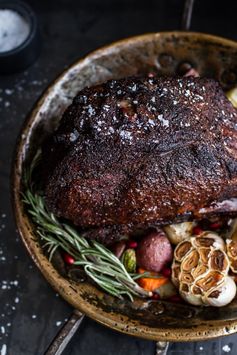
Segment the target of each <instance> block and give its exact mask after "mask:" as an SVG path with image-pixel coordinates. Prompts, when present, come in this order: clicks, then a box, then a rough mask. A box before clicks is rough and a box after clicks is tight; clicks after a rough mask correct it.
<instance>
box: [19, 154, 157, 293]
mask: <svg viewBox="0 0 237 355" xmlns="http://www.w3.org/2000/svg"><path fill="white" fill-rule="evenodd" d="M40 157H41V151H40V150H39V151H38V152H37V154H36V155H35V157H34V159H33V160H32V163H31V164H30V167H29V168H28V169H26V171H25V174H24V189H25V190H24V192H23V194H22V195H23V202H24V204H25V205H26V209H27V211H28V213H29V214H30V216H31V219H32V221H33V222H34V224H35V225H36V231H37V233H38V234H39V236H40V237H41V239H42V240H43V242H44V247H47V250H48V252H49V259H50V260H51V259H52V257H53V254H54V253H55V251H56V250H57V249H58V248H61V249H63V250H64V251H66V252H67V253H69V254H70V255H72V256H73V257H74V259H75V262H74V265H80V266H81V267H82V268H83V269H84V271H85V273H86V274H87V275H88V276H89V277H90V278H91V279H92V280H94V282H95V283H96V284H97V285H98V286H100V287H101V288H102V289H104V290H105V291H107V292H108V293H110V294H111V295H113V296H116V297H119V298H122V297H123V296H124V295H126V296H128V297H129V298H130V300H133V295H136V296H142V297H148V296H151V294H150V293H149V292H147V291H145V290H144V289H143V288H141V287H140V286H139V285H138V284H137V283H136V282H135V280H137V279H138V278H139V277H144V276H148V277H149V275H145V274H142V275H138V274H129V273H128V272H127V270H126V269H125V267H124V265H123V263H122V262H121V261H120V260H119V259H118V258H117V257H116V256H115V255H114V254H113V253H112V252H111V251H110V250H109V249H107V248H105V247H104V246H103V245H101V244H100V243H98V242H96V241H90V242H89V241H88V240H87V239H85V238H84V237H82V236H80V235H79V234H78V232H77V231H76V230H75V229H74V228H72V227H71V226H70V225H68V224H66V223H64V222H61V221H60V220H59V219H58V218H57V217H56V216H55V215H54V214H53V213H51V212H49V211H48V210H47V208H46V206H45V202H44V198H43V196H42V194H40V192H39V191H37V188H36V186H35V185H34V183H33V179H32V174H33V172H34V169H35V167H36V166H37V164H38V162H39V161H40Z"/></svg>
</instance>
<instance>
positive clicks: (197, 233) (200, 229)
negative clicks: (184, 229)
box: [193, 226, 203, 235]
mask: <svg viewBox="0 0 237 355" xmlns="http://www.w3.org/2000/svg"><path fill="white" fill-rule="evenodd" d="M202 232H203V230H202V228H201V227H199V226H196V227H193V233H194V234H196V235H199V234H201V233H202Z"/></svg>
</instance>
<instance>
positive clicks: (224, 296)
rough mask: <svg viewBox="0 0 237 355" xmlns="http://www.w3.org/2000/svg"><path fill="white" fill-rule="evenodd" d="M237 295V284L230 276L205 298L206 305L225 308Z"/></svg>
mask: <svg viewBox="0 0 237 355" xmlns="http://www.w3.org/2000/svg"><path fill="white" fill-rule="evenodd" d="M235 295H236V284H235V282H234V280H233V279H232V278H231V277H230V276H226V277H225V278H224V281H223V282H222V283H221V284H220V285H218V286H217V287H216V288H215V289H212V290H211V291H210V292H209V293H207V294H206V295H205V296H204V297H203V301H204V302H205V304H207V305H209V306H214V307H223V306H225V305H227V304H228V303H230V302H231V301H232V300H233V298H234V297H235Z"/></svg>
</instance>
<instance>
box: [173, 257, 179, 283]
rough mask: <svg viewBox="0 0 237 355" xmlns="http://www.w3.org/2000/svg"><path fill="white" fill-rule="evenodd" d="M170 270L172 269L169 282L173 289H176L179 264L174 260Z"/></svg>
mask: <svg viewBox="0 0 237 355" xmlns="http://www.w3.org/2000/svg"><path fill="white" fill-rule="evenodd" d="M171 269H172V274H171V280H172V282H173V284H174V285H175V287H178V286H179V275H180V263H178V262H177V261H175V260H174V261H173V264H172V267H171Z"/></svg>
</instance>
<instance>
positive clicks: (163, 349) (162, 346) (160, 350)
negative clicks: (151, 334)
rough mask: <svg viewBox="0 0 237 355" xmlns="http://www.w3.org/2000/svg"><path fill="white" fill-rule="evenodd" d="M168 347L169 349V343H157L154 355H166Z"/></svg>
mask: <svg viewBox="0 0 237 355" xmlns="http://www.w3.org/2000/svg"><path fill="white" fill-rule="evenodd" d="M168 347H169V342H167V341H157V342H156V352H155V355H166V354H167V351H168Z"/></svg>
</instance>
